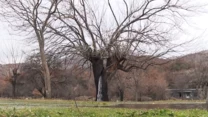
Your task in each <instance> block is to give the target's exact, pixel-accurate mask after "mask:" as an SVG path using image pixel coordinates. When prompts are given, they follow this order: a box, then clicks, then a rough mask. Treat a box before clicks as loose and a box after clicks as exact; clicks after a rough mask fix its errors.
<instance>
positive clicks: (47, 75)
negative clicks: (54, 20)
mask: <svg viewBox="0 0 208 117" xmlns="http://www.w3.org/2000/svg"><path fill="white" fill-rule="evenodd" d="M40 56H41V61H42V66H43V75H44V80H45V82H44V83H45V95H46V98H51V77H50V72H49V68H48V64H47V61H46V56H45V50H44V46H41V44H40Z"/></svg>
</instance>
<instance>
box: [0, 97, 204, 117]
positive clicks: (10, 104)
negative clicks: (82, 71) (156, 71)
mask: <svg viewBox="0 0 208 117" xmlns="http://www.w3.org/2000/svg"><path fill="white" fill-rule="evenodd" d="M123 103H125V104H135V102H94V101H77V106H78V108H77V106H76V104H75V102H74V101H68V100H25V99H17V100H12V99H0V117H208V111H206V110H199V109H192V110H175V109H152V110H147V109H126V108H110V107H111V106H113V105H116V104H123ZM163 103H171V104H172V103H174V104H175V103H187V104H189V103H204V101H181V100H177V101H156V102H136V104H163ZM84 106H86V107H84ZM106 106H108V108H107V107H106Z"/></svg>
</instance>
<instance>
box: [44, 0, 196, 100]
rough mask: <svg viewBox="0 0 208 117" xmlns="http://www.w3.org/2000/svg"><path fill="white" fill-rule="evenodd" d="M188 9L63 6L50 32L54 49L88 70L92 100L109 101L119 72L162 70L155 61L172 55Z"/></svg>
mask: <svg viewBox="0 0 208 117" xmlns="http://www.w3.org/2000/svg"><path fill="white" fill-rule="evenodd" d="M184 2H186V3H184ZM190 6H191V2H190V1H181V0H116V1H110V0H103V1H95V0H65V1H63V3H62V4H61V5H60V7H58V10H57V13H55V14H54V20H55V21H56V23H54V24H51V25H48V26H49V27H50V29H51V33H52V35H53V36H54V37H56V38H55V40H54V41H52V42H53V43H52V44H54V45H55V46H56V47H57V48H59V49H61V51H62V52H65V53H66V54H68V53H69V55H78V56H80V57H83V59H84V60H86V61H89V62H90V63H91V64H92V68H93V73H94V81H95V86H96V100H98V101H99V100H102V101H108V100H109V99H108V84H107V82H108V79H110V78H111V77H112V76H113V75H114V74H115V72H116V71H117V70H118V69H120V70H123V71H126V72H128V71H130V70H132V69H135V68H136V69H146V68H147V67H148V66H150V65H153V64H161V63H160V62H155V61H153V60H154V59H155V58H158V57H161V56H163V55H166V54H167V53H169V52H171V51H173V50H174V48H175V47H176V46H177V45H174V44H172V43H171V42H172V40H174V35H173V34H174V33H176V32H177V30H181V25H182V22H183V21H185V17H184V16H185V14H187V13H189V12H191V11H192V10H193V8H194V7H190ZM57 48H56V49H57ZM53 49H54V48H53Z"/></svg>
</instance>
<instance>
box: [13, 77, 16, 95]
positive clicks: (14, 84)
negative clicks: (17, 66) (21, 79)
mask: <svg viewBox="0 0 208 117" xmlns="http://www.w3.org/2000/svg"><path fill="white" fill-rule="evenodd" d="M12 95H13V98H15V97H16V82H15V81H13V82H12Z"/></svg>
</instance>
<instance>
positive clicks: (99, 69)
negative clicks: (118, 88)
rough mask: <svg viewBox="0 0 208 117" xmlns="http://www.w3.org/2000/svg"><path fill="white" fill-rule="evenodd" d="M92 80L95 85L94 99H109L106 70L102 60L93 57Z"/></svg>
mask: <svg viewBox="0 0 208 117" xmlns="http://www.w3.org/2000/svg"><path fill="white" fill-rule="evenodd" d="M91 62H92V67H93V74H94V81H95V87H96V101H109V98H108V84H107V76H108V75H107V72H106V69H105V67H104V66H103V60H102V59H99V58H94V59H93V60H92V61H91Z"/></svg>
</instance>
